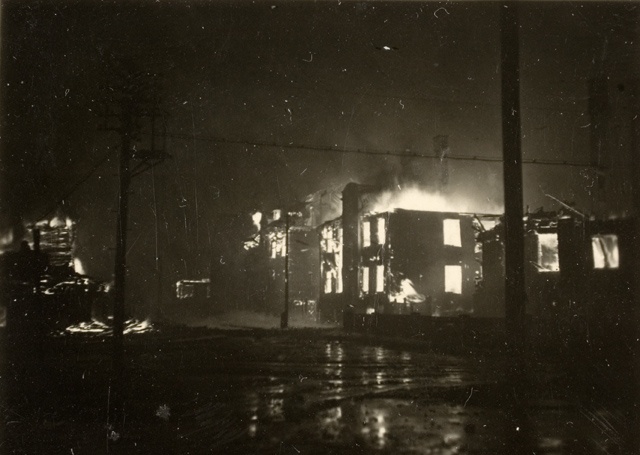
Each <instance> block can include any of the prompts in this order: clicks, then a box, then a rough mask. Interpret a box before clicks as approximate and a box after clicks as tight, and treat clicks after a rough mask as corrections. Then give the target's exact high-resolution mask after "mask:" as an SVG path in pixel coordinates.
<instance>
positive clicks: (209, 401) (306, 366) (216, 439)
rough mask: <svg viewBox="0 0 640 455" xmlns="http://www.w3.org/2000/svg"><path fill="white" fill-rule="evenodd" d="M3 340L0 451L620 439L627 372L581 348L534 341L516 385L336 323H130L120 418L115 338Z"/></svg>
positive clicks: (466, 449)
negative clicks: (548, 348)
mask: <svg viewBox="0 0 640 455" xmlns="http://www.w3.org/2000/svg"><path fill="white" fill-rule="evenodd" d="M3 343H4V348H5V352H6V353H7V355H6V356H3V360H2V380H3V385H4V387H3V390H2V392H3V397H2V400H3V401H2V406H3V417H4V419H5V420H4V430H3V431H4V433H3V434H2V441H1V445H0V453H7V454H10V453H16V454H22V453H29V454H58V453H59V454H72V455H80V454H100V453H107V452H112V453H154V454H155V453H178V454H183V453H184V454H200V453H203V454H204V453H221V454H234V453H238V454H248V453H259V454H263V453H266V454H271V453H272V454H277V453H279V454H307V453H319V454H342V453H345V454H346V453H349V454H358V453H363V454H364V453H390V454H397V453H416V454H462V453H466V454H514V453H527V454H530V453H535V454H543V453H544V454H609V453H629V452H628V449H625V444H626V443H627V440H628V438H627V437H626V436H625V435H626V434H627V428H628V422H629V416H628V406H627V405H628V402H629V395H628V393H630V392H628V391H625V390H626V389H625V388H624V387H620V386H619V383H625V382H628V381H625V380H622V381H617V382H616V381H615V379H616V378H618V379H620V378H621V375H620V374H610V373H607V370H606V365H605V368H604V369H597V368H596V367H594V366H592V365H589V364H588V363H585V362H583V361H582V360H583V359H578V358H576V357H575V354H572V357H571V358H569V357H563V356H561V355H560V356H559V355H557V354H554V355H549V354H541V353H530V354H529V357H528V361H527V362H526V363H525V364H526V365H527V368H528V369H527V371H528V374H526V375H524V376H523V377H524V378H525V382H526V385H525V384H524V383H522V384H513V383H512V382H511V381H510V380H508V378H510V377H511V376H510V373H509V372H510V371H511V367H512V365H513V361H512V359H510V358H509V357H508V356H505V355H502V354H497V353H495V352H488V351H484V352H483V351H480V350H472V349H468V350H458V352H456V353H443V352H434V351H432V350H430V349H429V347H428V346H427V345H426V344H422V343H421V342H419V341H411V340H402V339H391V338H386V339H380V338H370V337H365V336H360V335H353V334H346V333H343V332H341V331H340V330H338V329H287V330H277V329H268V330H266V329H251V330H240V329H234V330H220V329H216V330H211V329H193V328H191V329H187V328H163V329H161V330H160V331H159V332H155V333H141V334H132V335H130V336H127V338H126V344H127V382H126V384H127V387H126V390H127V399H126V403H125V421H124V424H123V425H122V427H118V428H115V427H114V431H116V433H117V434H116V433H109V427H110V425H111V423H110V422H109V421H108V419H109V418H108V412H107V409H108V406H109V404H110V399H111V386H112V385H113V384H112V383H110V379H109V378H110V357H109V354H110V349H111V344H110V340H109V338H105V337H98V336H84V335H83V336H79V335H73V336H64V337H56V338H51V339H49V340H47V341H46V342H45V343H43V344H40V345H37V346H27V345H25V344H21V345H20V346H19V347H16V346H15V345H13V344H12V343H11V342H9V341H7V340H4V339H3ZM25 346H26V347H25ZM598 368H599V367H598ZM622 377H624V375H622ZM610 380H611V381H613V382H609V381H610ZM614 391H615V392H614ZM109 435H111V437H112V438H113V439H118V440H117V441H116V442H115V443H114V442H110V441H108V436H109Z"/></svg>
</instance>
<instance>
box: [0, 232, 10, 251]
mask: <svg viewBox="0 0 640 455" xmlns="http://www.w3.org/2000/svg"><path fill="white" fill-rule="evenodd" d="M12 243H13V229H8V230H7V231H6V232H5V233H4V234H2V235H0V250H3V249H4V248H5V247H7V246H9V245H11V244H12Z"/></svg>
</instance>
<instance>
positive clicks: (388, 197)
mask: <svg viewBox="0 0 640 455" xmlns="http://www.w3.org/2000/svg"><path fill="white" fill-rule="evenodd" d="M395 209H404V210H417V211H423V212H453V213H502V208H501V207H499V206H498V205H497V204H495V203H493V202H491V201H487V203H486V204H477V203H474V202H473V198H470V197H465V196H464V195H459V194H455V195H453V194H445V193H442V192H439V191H429V190H426V189H424V188H421V187H419V186H417V185H412V186H405V187H401V186H400V185H398V187H397V188H395V189H392V190H386V191H383V192H381V193H380V194H378V195H377V197H376V198H375V199H373V201H372V203H371V207H370V210H369V211H370V212H372V213H384V212H391V211H394V210H395Z"/></svg>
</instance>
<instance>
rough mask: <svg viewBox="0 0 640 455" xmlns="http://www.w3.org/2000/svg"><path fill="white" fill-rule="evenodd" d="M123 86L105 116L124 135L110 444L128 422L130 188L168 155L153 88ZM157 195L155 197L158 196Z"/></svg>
mask: <svg viewBox="0 0 640 455" xmlns="http://www.w3.org/2000/svg"><path fill="white" fill-rule="evenodd" d="M121 77H122V78H123V80H122V85H121V86H120V87H119V88H118V90H117V91H116V95H117V96H119V98H117V99H116V100H114V101H115V104H116V109H117V110H118V112H117V113H115V114H109V113H105V115H104V117H105V120H106V118H107V117H116V118H117V119H118V121H119V126H118V127H115V128H104V129H110V130H113V131H116V132H117V133H119V135H120V153H119V172H118V182H119V185H118V186H119V188H118V214H117V222H116V248H115V261H114V262H115V264H114V292H113V339H112V341H113V347H112V382H111V385H110V388H109V408H110V409H109V411H108V412H109V421H108V425H107V426H108V430H107V431H108V433H107V440H108V443H109V445H112V444H113V443H116V442H117V441H118V440H120V439H121V438H122V428H123V427H124V422H125V410H124V406H125V390H126V387H125V382H126V374H125V373H126V371H125V362H124V322H125V281H126V275H127V272H126V271H127V269H126V256H127V227H128V214H129V188H130V185H131V181H132V179H133V178H134V177H136V176H137V175H139V174H141V173H143V172H145V171H146V170H148V169H152V168H153V167H154V166H156V165H157V164H159V163H161V162H163V161H164V160H165V159H166V158H167V157H168V155H167V154H166V153H165V151H164V150H156V149H155V138H154V135H155V116H156V114H157V109H156V107H155V106H154V107H153V108H151V109H145V108H144V105H145V104H146V103H148V100H146V95H147V93H146V92H148V91H149V89H150V87H149V86H148V85H146V84H145V82H144V81H143V79H142V78H143V77H144V75H142V74H141V73H132V72H126V73H124V74H123V75H122V76H121ZM145 117H149V118H151V130H152V134H151V136H152V137H151V147H150V149H149V150H136V143H135V142H136V141H137V140H138V136H139V133H140V130H141V126H140V120H141V119H143V118H145ZM154 196H155V195H154Z"/></svg>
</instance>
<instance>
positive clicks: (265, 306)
mask: <svg viewBox="0 0 640 455" xmlns="http://www.w3.org/2000/svg"><path fill="white" fill-rule="evenodd" d="M252 218H253V222H254V225H255V227H256V232H255V233H254V234H253V235H252V236H251V237H250V238H249V239H247V240H245V242H244V249H245V250H247V254H246V262H245V264H244V266H243V270H244V275H245V284H246V286H245V288H246V289H245V292H246V297H247V301H248V308H250V309H252V310H256V311H259V312H264V313H269V314H273V315H280V314H281V313H282V312H283V310H284V308H285V300H287V302H288V308H289V311H290V312H291V313H292V314H298V316H300V317H303V318H306V319H309V320H312V319H315V317H316V316H315V313H316V306H317V302H318V293H319V289H318V268H319V252H318V238H317V234H316V231H315V229H314V228H313V227H312V226H310V225H309V216H308V213H304V212H298V211H289V212H288V213H287V212H286V211H283V210H280V209H277V210H273V211H271V212H270V213H269V214H268V215H262V214H260V213H259V212H258V213H256V214H254V215H253V216H252Z"/></svg>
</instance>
